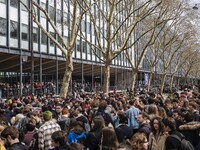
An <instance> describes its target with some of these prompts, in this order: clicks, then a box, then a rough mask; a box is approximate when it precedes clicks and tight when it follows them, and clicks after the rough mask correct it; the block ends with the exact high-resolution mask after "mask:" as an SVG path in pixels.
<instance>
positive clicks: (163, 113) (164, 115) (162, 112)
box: [158, 107, 167, 119]
mask: <svg viewBox="0 0 200 150" xmlns="http://www.w3.org/2000/svg"><path fill="white" fill-rule="evenodd" d="M158 115H159V116H160V117H161V118H163V119H164V118H167V113H166V111H165V109H164V108H163V107H158Z"/></svg>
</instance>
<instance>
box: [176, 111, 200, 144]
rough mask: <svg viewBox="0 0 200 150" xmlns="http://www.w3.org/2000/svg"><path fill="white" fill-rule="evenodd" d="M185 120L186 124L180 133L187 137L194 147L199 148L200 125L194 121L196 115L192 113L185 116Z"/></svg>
mask: <svg viewBox="0 0 200 150" xmlns="http://www.w3.org/2000/svg"><path fill="white" fill-rule="evenodd" d="M184 119H185V121H186V123H185V124H181V125H180V126H179V131H180V132H181V133H182V134H183V135H184V136H185V139H186V140H188V141H190V143H191V144H192V145H193V146H194V147H197V145H198V144H199V143H200V136H199V131H200V123H199V122H196V121H194V114H193V112H190V111H187V112H186V113H185V114H184Z"/></svg>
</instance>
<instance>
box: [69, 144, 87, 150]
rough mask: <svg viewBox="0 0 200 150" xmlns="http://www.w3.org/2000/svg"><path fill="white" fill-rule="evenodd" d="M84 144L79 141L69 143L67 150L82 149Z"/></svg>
mask: <svg viewBox="0 0 200 150" xmlns="http://www.w3.org/2000/svg"><path fill="white" fill-rule="evenodd" d="M83 149H84V146H83V145H82V144H80V143H70V144H69V146H68V147H67V150H83Z"/></svg>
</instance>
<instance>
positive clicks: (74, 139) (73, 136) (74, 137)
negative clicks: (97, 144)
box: [67, 131, 86, 143]
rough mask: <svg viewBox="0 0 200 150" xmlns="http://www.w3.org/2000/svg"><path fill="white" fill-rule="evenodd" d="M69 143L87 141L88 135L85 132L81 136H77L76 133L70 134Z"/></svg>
mask: <svg viewBox="0 0 200 150" xmlns="http://www.w3.org/2000/svg"><path fill="white" fill-rule="evenodd" d="M67 139H68V143H71V142H77V141H78V140H79V139H86V134H85V133H84V132H83V133H81V134H77V133H75V132H73V131H72V132H70V133H69V135H68V136H67Z"/></svg>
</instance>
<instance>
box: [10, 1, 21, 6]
mask: <svg viewBox="0 0 200 150" xmlns="http://www.w3.org/2000/svg"><path fill="white" fill-rule="evenodd" d="M18 2H19V1H16V0H10V6H12V7H15V8H17V7H18Z"/></svg>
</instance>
